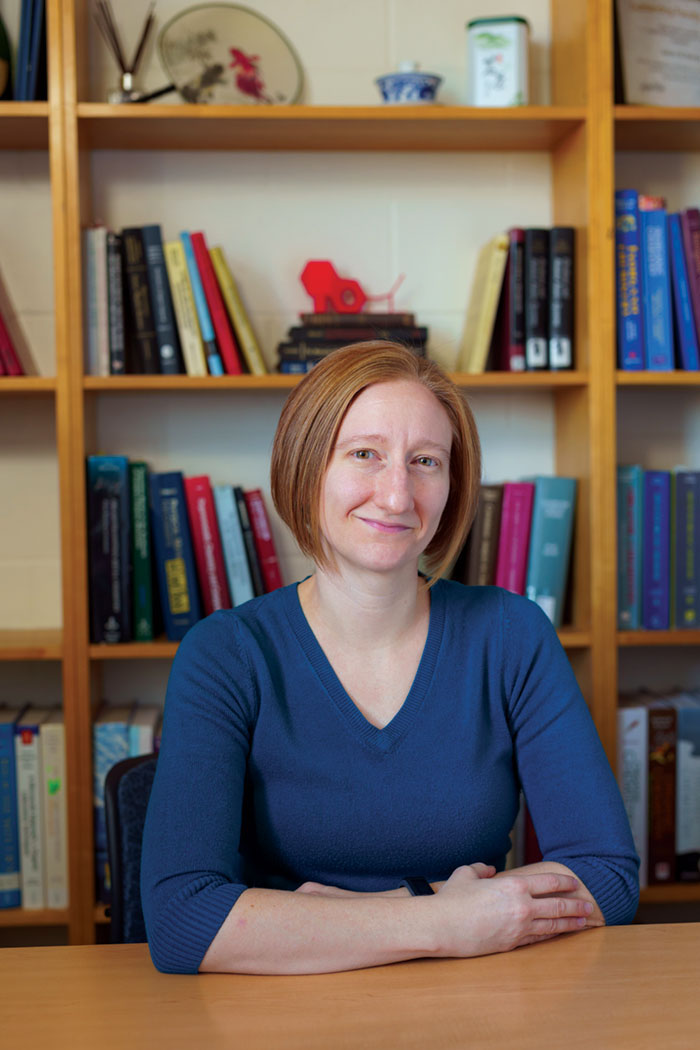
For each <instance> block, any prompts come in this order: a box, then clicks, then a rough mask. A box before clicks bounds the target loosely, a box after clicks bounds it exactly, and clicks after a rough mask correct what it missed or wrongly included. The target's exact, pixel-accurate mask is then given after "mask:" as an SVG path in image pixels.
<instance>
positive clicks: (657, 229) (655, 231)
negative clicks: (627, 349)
mask: <svg viewBox="0 0 700 1050" xmlns="http://www.w3.org/2000/svg"><path fill="white" fill-rule="evenodd" d="M639 223H640V231H641V238H642V292H643V295H642V308H643V313H644V326H643V330H644V355H645V356H644V363H645V365H646V368H647V370H648V371H650V372H669V371H672V370H673V367H674V361H673V323H672V317H671V273H670V265H669V252H668V236H667V230H666V212H665V210H664V209H663V208H655V209H653V210H652V211H646V210H644V209H642V210H640V213H639Z"/></svg>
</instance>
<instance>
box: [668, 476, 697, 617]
mask: <svg viewBox="0 0 700 1050" xmlns="http://www.w3.org/2000/svg"><path fill="white" fill-rule="evenodd" d="M671 485H672V490H671V623H672V625H673V627H678V628H684V627H685V628H688V627H698V625H700V471H698V470H677V471H674V473H673V475H672V477H671Z"/></svg>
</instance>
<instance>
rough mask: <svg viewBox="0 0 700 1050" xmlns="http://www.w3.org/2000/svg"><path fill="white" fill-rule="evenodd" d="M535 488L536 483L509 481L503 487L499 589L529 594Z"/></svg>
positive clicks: (498, 574)
mask: <svg viewBox="0 0 700 1050" xmlns="http://www.w3.org/2000/svg"><path fill="white" fill-rule="evenodd" d="M534 497H535V486H534V483H533V482H532V481H507V482H506V483H505V485H504V486H503V509H502V510H501V531H500V535H499V537H498V555H497V557H496V586H497V587H505V589H506V590H507V591H514V592H515V594H524V593H525V576H526V573H527V555H528V551H529V548H530V523H531V521H532V504H533V500H534Z"/></svg>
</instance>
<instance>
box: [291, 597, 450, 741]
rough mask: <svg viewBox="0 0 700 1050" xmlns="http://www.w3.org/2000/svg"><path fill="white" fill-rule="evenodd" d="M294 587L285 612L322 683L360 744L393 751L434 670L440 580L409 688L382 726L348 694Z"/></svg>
mask: <svg viewBox="0 0 700 1050" xmlns="http://www.w3.org/2000/svg"><path fill="white" fill-rule="evenodd" d="M297 588H298V584H296V585H294V586H293V587H290V588H289V589H288V591H287V593H288V595H289V601H288V602H287V614H288V616H289V620H290V623H291V626H292V629H293V631H294V633H295V635H296V637H297V639H298V641H299V644H300V645H301V647H302V649H303V651H304V653H305V655H306V657H307V659H308V660H309V663H310V664H311V666H312V667H313V669H314V671H315V672H316V674H317V676H318V678H319V680H320V682H321V685H322V686H323V688H324V689H325V691H326V693H327V694H328V696H329V697H330V699H331V700H332V702H333V704H334V705H335V707H336V708H337V710H338V711H339V712H340V714H341V715H342V716H343V718H344V720H345V721H346V723H347V724H348V726H349V727H350V728H351V729H352V731H353V732H354V733H355V734H356V735H357V736H358V737H359V738H360V740H361V741H362V742H363V743H365V744H367V745H368V746H370V747H373V748H375V749H376V750H377V751H380V752H388V751H391V750H393V749H394V748H395V747H396V746H397V745H398V743H399V742H400V741H401V740H402V739H403V738H404V736H405V735H406V733H407V732H408V731H409V729H410V728H411V726H412V725H413V723H414V721H415V719H416V716H417V714H418V711H419V709H420V707H421V706H422V704H423V701H424V699H425V695H426V693H427V691H428V688H429V686H430V683H431V681H432V679H433V674H434V672H435V667H436V664H437V657H438V651H439V649H440V643H441V641H442V636H443V624H444V600H443V590H442V587H441V586H440V582H439V581H438V582H437V583H436V584H435V586H434V587H432V588H431V590H430V616H429V620H428V634H427V637H426V639H425V645H424V646H423V652H422V654H421V658H420V662H419V664H418V669H417V671H416V674H415V677H414V679H413V682H412V683H411V687H410V689H409V691H408V694H407V696H406V698H405V700H404V702H403V704H402V705H401V707H400V708H399V710H398V711H397V712H396V714H395V715H394V717H393V718H392V719H391V721H390V722H387V724H386V725H385V726H382V727H381V728H380V727H379V726H375V725H373V724H372V722H370V721H369V720H368V719H367V718H365V716H364V715H363V714H362V712H361V711H360V709H359V707H358V706H357V705H356V704H355V702H354V700H352V699H351V697H350V696H349V695H348V693H347V691H346V690H345V688H344V686H343V685H342V683H341V681H340V679H339V678H338V675H337V674H336V673H335V671H334V669H333V665H332V664H331V662H330V660H329V659H328V657H327V656H326V654H325V652H324V650H323V648H322V647H321V644H320V643H319V641H318V639H317V638H316V635H315V634H314V632H313V630H312V629H311V625H310V624H309V621H308V620H307V618H306V615H305V613H304V610H303V609H302V606H301V602H300V601H299V594H298V590H297Z"/></svg>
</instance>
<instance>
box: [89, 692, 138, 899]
mask: <svg viewBox="0 0 700 1050" xmlns="http://www.w3.org/2000/svg"><path fill="white" fill-rule="evenodd" d="M131 716H132V705H131V704H127V705H124V706H121V707H103V708H102V709H101V711H100V712H99V713H98V716H97V718H96V719H95V723H94V725H93V727H92V775H93V809H94V820H95V875H96V880H97V887H96V889H97V899H98V900H100V901H103V902H104V903H105V904H108V903H109V900H110V891H111V880H110V877H109V863H108V859H107V822H106V819H105V777H106V776H107V774H108V773H109V771H110V769H111V768H112V766H114V765H116V763H117V762H121V760H122V759H123V758H128V757H129V725H130V723H131Z"/></svg>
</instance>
